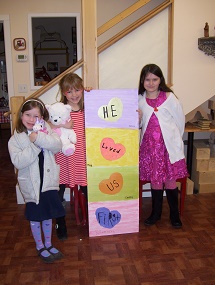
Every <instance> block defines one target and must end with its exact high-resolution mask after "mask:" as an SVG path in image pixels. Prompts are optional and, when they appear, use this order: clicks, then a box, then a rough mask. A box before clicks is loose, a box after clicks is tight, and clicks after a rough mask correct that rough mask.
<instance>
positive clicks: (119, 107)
mask: <svg viewBox="0 0 215 285" xmlns="http://www.w3.org/2000/svg"><path fill="white" fill-rule="evenodd" d="M122 111H123V104H122V101H121V100H120V99H119V98H117V97H115V98H112V99H111V100H110V101H109V103H108V104H107V105H103V106H101V107H100V108H99V110H98V116H99V118H101V119H102V120H105V121H108V122H116V121H118V120H119V119H120V118H121V117H122Z"/></svg>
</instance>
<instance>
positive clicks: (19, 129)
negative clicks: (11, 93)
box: [15, 99, 49, 133]
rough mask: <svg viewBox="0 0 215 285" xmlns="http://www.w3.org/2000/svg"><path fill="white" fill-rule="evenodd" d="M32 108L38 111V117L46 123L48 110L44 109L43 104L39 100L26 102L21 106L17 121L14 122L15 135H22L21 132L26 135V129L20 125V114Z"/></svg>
mask: <svg viewBox="0 0 215 285" xmlns="http://www.w3.org/2000/svg"><path fill="white" fill-rule="evenodd" d="M34 108H38V109H39V110H40V115H41V116H42V117H43V120H45V121H48V119H49V113H48V110H47V109H46V107H45V104H44V103H43V102H42V101H41V100H40V99H29V100H26V101H25V102H24V103H23V104H22V105H21V107H20V108H19V111H18V113H17V121H16V126H15V129H16V131H17V133H22V132H25V133H27V129H26V127H25V126H24V125H23V123H22V114H23V113H24V112H26V111H29V110H32V109H34Z"/></svg>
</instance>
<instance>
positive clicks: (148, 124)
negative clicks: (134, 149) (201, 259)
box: [138, 64, 188, 228]
mask: <svg viewBox="0 0 215 285" xmlns="http://www.w3.org/2000/svg"><path fill="white" fill-rule="evenodd" d="M138 92H139V119H140V127H141V128H142V130H141V136H140V150H139V175H140V180H146V181H150V182H151V195H152V212H151V215H150V216H149V217H148V218H147V219H146V220H145V222H144V223H145V225H147V226H150V225H154V224H155V223H156V222H157V221H158V220H160V218H161V213H162V203H163V190H164V189H165V191H166V196H167V201H168V204H169V208H170V221H171V224H172V226H173V227H175V228H180V227H181V226H182V223H181V220H180V217H179V210H178V188H177V185H176V180H177V179H178V178H183V177H185V176H187V175H188V173H187V167H186V162H185V157H184V145H183V140H182V136H183V133H184V126H185V116H184V113H183V109H182V106H181V104H180V102H179V100H178V99H177V97H176V96H175V95H174V93H173V91H172V90H171V89H170V88H169V87H168V86H167V85H166V83H165V79H164V76H163V73H162V71H161V69H160V67H158V66H157V65H155V64H148V65H146V66H144V67H143V69H142V71H141V74H140V80H139V90H138Z"/></svg>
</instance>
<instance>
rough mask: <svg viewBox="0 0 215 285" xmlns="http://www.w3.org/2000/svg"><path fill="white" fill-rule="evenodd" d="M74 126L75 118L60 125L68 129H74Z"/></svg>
mask: <svg viewBox="0 0 215 285" xmlns="http://www.w3.org/2000/svg"><path fill="white" fill-rule="evenodd" d="M73 126H74V122H73V120H69V121H66V123H65V124H64V125H60V127H62V128H66V129H72V128H73Z"/></svg>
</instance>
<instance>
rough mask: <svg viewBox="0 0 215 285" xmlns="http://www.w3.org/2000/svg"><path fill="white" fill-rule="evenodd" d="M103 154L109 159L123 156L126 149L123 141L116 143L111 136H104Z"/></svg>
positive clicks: (102, 142) (101, 145)
mask: <svg viewBox="0 0 215 285" xmlns="http://www.w3.org/2000/svg"><path fill="white" fill-rule="evenodd" d="M100 151H101V154H102V156H103V157H104V158H105V159H107V160H116V159H119V158H120V157H122V156H123V155H124V154H125V152H126V149H125V147H124V145H122V144H121V143H115V142H114V140H113V139H111V138H104V139H103V140H102V141H101V143H100Z"/></svg>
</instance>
